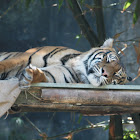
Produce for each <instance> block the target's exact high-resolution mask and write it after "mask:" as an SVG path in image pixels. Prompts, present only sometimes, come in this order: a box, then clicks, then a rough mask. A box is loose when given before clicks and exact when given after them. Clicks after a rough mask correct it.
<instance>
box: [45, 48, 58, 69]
mask: <svg viewBox="0 0 140 140" xmlns="http://www.w3.org/2000/svg"><path fill="white" fill-rule="evenodd" d="M56 50H58V48H55V49H54V50H53V51H51V52H50V53H48V54H46V55H45V56H44V57H43V60H44V66H43V67H47V59H48V57H49V56H50V55H51V54H52V53H53V52H54V51H56Z"/></svg>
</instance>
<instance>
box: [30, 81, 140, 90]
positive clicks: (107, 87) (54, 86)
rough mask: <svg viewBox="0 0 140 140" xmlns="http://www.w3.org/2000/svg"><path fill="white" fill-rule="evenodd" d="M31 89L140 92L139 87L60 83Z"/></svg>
mask: <svg viewBox="0 0 140 140" xmlns="http://www.w3.org/2000/svg"><path fill="white" fill-rule="evenodd" d="M31 87H40V88H67V89H69V88H72V89H95V90H99V89H100V90H132V91H135V90H138V91H140V86H139V85H106V86H102V87H94V86H93V85H91V84H70V83H69V84H66V83H64V84H60V83H36V84H32V85H31Z"/></svg>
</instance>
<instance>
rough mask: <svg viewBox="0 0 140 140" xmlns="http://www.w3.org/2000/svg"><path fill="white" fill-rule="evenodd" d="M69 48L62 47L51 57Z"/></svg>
mask: <svg viewBox="0 0 140 140" xmlns="http://www.w3.org/2000/svg"><path fill="white" fill-rule="evenodd" d="M67 49H68V48H62V49H60V50H58V51H56V52H54V53H53V54H52V55H51V56H50V58H51V57H53V56H54V55H55V54H56V53H58V52H61V51H64V50H67Z"/></svg>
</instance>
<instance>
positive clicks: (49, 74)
mask: <svg viewBox="0 0 140 140" xmlns="http://www.w3.org/2000/svg"><path fill="white" fill-rule="evenodd" d="M43 72H45V73H47V74H49V75H50V76H51V78H52V79H53V82H54V83H56V80H55V78H54V76H53V75H52V74H51V73H50V72H49V71H47V70H43Z"/></svg>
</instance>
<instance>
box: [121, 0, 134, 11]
mask: <svg viewBox="0 0 140 140" xmlns="http://www.w3.org/2000/svg"><path fill="white" fill-rule="evenodd" d="M133 1H134V0H127V1H126V2H125V4H124V6H123V11H125V10H126V9H127V8H128V7H129V6H130V5H131V4H132V3H133Z"/></svg>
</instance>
